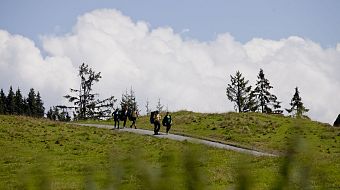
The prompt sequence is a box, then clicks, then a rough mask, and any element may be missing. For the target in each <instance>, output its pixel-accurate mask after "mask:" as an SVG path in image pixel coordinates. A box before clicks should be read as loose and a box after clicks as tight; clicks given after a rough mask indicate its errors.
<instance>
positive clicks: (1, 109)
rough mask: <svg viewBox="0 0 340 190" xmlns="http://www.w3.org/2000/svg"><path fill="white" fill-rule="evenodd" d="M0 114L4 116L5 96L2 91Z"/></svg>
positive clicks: (0, 92)
mask: <svg viewBox="0 0 340 190" xmlns="http://www.w3.org/2000/svg"><path fill="white" fill-rule="evenodd" d="M0 114H1V115H2V114H6V95H5V93H4V91H3V90H2V89H1V90H0Z"/></svg>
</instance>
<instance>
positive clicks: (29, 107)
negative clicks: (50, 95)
mask: <svg viewBox="0 0 340 190" xmlns="http://www.w3.org/2000/svg"><path fill="white" fill-rule="evenodd" d="M44 111H45V108H44V103H43V101H42V99H41V96H40V93H39V92H38V94H35V92H34V89H33V88H31V89H30V91H29V93H28V98H27V99H26V98H25V97H23V96H22V94H21V90H20V89H19V88H18V90H17V91H16V92H15V93H14V92H13V89H12V86H11V87H10V89H9V92H8V95H7V96H6V95H5V93H4V92H3V90H2V89H1V91H0V114H9V115H27V116H33V117H44Z"/></svg>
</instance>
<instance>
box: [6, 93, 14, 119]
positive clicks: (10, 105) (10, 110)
mask: <svg viewBox="0 0 340 190" xmlns="http://www.w3.org/2000/svg"><path fill="white" fill-rule="evenodd" d="M14 96H15V95H14V92H13V89H12V86H11V87H10V88H9V91H8V95H7V98H6V112H7V114H10V115H12V114H14V111H15V102H14Z"/></svg>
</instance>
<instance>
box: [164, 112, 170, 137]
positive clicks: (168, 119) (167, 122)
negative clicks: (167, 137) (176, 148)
mask: <svg viewBox="0 0 340 190" xmlns="http://www.w3.org/2000/svg"><path fill="white" fill-rule="evenodd" d="M162 125H163V126H165V127H166V134H168V133H169V130H170V128H171V125H172V120H171V115H170V114H169V112H166V115H165V116H164V118H163V120H162Z"/></svg>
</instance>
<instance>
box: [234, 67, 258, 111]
mask: <svg viewBox="0 0 340 190" xmlns="http://www.w3.org/2000/svg"><path fill="white" fill-rule="evenodd" d="M230 82H231V84H228V87H227V97H228V99H229V100H230V101H232V102H235V110H237V111H238V112H247V111H252V108H253V105H254V101H253V96H252V94H251V86H248V82H249V81H248V80H245V79H244V77H243V76H242V74H241V73H240V71H237V72H236V74H235V76H231V75H230Z"/></svg>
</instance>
